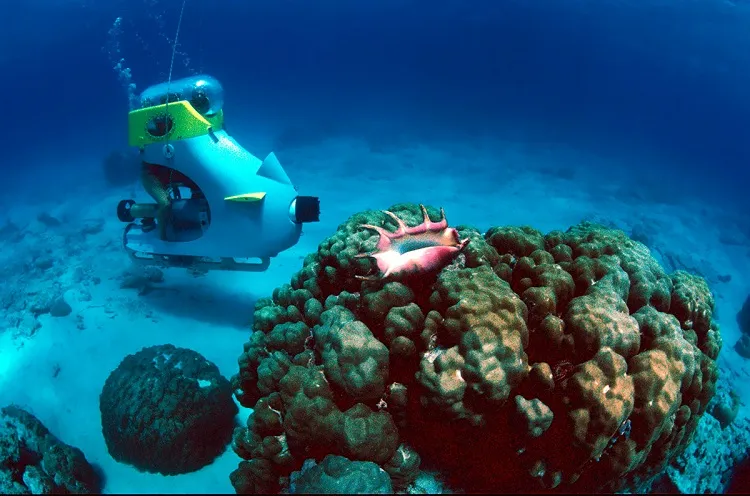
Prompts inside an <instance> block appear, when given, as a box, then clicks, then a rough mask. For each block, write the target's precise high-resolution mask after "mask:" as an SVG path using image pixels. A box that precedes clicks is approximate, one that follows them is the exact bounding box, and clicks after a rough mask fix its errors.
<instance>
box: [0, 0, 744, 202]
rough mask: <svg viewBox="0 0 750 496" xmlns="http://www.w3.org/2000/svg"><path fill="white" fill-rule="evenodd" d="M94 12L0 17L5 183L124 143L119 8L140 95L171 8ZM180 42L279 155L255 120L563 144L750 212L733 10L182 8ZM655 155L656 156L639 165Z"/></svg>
mask: <svg viewBox="0 0 750 496" xmlns="http://www.w3.org/2000/svg"><path fill="white" fill-rule="evenodd" d="M103 4H105V2H103V1H101V0H99V1H95V0H79V1H59V0H58V1H53V0H47V1H41V0H29V1H24V2H13V3H12V4H11V5H7V6H4V7H3V12H4V14H7V16H5V15H4V16H3V21H2V22H3V23H4V24H5V23H10V24H9V25H8V27H7V28H6V29H4V30H0V76H1V78H0V88H1V89H2V91H3V95H4V98H3V107H4V109H5V111H6V112H5V116H6V125H5V126H4V130H3V132H2V135H0V136H2V138H0V139H1V140H2V143H3V144H4V145H5V150H6V158H8V159H9V160H6V161H5V162H4V163H3V165H2V167H3V170H4V171H5V172H6V174H8V173H9V174H14V173H15V174H16V175H19V174H21V175H23V176H24V177H28V176H29V174H30V171H29V168H28V165H29V164H33V163H36V162H39V159H44V161H45V163H46V164H47V165H48V167H49V169H48V170H47V171H46V172H47V177H53V176H54V177H55V179H56V181H57V183H58V184H60V182H59V177H57V176H59V173H60V172H61V171H60V168H64V170H63V171H62V172H63V173H64V176H65V177H67V178H68V179H69V180H71V181H75V180H80V176H81V175H82V174H86V173H87V170H88V169H87V167H88V168H90V167H95V165H92V164H95V163H96V161H97V160H99V157H101V156H103V155H104V154H105V153H106V152H107V151H109V150H111V149H112V148H116V147H122V146H124V145H125V140H126V138H125V132H124V130H125V119H126V117H125V113H126V111H127V99H126V96H125V92H124V90H123V88H122V87H121V85H120V83H119V82H118V80H117V75H116V74H115V72H114V71H113V70H112V64H111V62H110V60H109V58H108V54H107V53H106V52H107V51H106V50H102V48H103V47H104V46H105V45H106V44H107V41H108V40H107V32H108V30H109V29H110V27H111V26H112V23H113V21H114V19H115V18H116V17H117V16H122V17H123V35H122V36H121V39H120V40H119V41H120V43H121V49H122V55H123V56H124V57H125V58H126V62H127V65H128V66H129V67H131V68H132V71H133V76H134V79H135V82H136V83H137V84H138V89H139V90H141V89H143V88H145V87H146V86H148V85H149V84H152V83H155V82H159V81H160V80H163V79H165V78H166V75H167V71H168V67H169V56H170V53H169V51H170V47H169V45H168V43H167V41H166V40H165V37H167V38H171V37H172V36H173V34H174V30H175V27H176V24H177V17H178V13H179V9H180V6H181V4H182V1H181V0H159V1H158V2H156V1H155V0H127V1H125V0H117V1H110V2H106V5H103ZM436 5H437V6H436ZM162 12H163V16H162V17H159V14H160V13H162ZM180 36H181V38H180V41H181V44H180V50H181V51H182V52H185V53H187V54H188V55H189V57H190V60H189V62H188V63H187V64H186V63H185V58H184V57H183V56H181V55H179V54H178V56H177V57H176V64H175V69H174V76H175V77H182V76H185V75H188V74H190V73H194V72H198V71H206V72H209V73H211V74H212V75H215V76H217V77H218V78H219V79H220V80H222V82H223V83H224V86H225V89H226V92H227V106H226V109H227V114H228V119H229V122H230V124H231V123H232V121H233V120H234V122H235V126H234V133H235V134H237V135H238V138H240V139H247V140H249V142H250V143H252V144H253V145H257V146H259V147H263V146H271V144H272V143H253V136H252V134H253V131H252V130H253V128H255V129H259V126H266V128H268V129H275V130H276V131H277V132H280V131H282V130H284V129H288V128H289V127H293V128H295V127H296V128H300V129H303V130H304V132H303V134H304V133H310V137H311V138H314V137H315V136H316V135H320V134H325V133H335V132H343V131H344V130H346V132H355V133H360V134H362V135H365V136H367V137H368V138H369V139H372V140H374V141H378V142H383V143H387V142H389V140H394V141H397V140H403V139H405V137H406V138H414V139H421V140H433V139H444V138H446V137H451V136H453V137H456V138H461V137H471V136H475V135H477V134H479V133H489V134H490V135H496V136H497V137H498V138H501V139H527V140H539V141H546V140H553V141H566V142H569V143H571V144H576V145H583V146H586V147H591V148H596V149H597V150H598V151H600V152H601V153H602V154H606V155H618V156H622V157H626V158H627V161H626V163H629V164H631V165H630V166H629V167H630V170H631V172H632V175H633V177H636V178H638V177H642V176H647V175H651V176H653V175H657V176H659V177H661V178H664V179H665V181H664V183H663V184H664V188H665V191H666V192H668V193H669V194H680V193H681V192H683V193H685V194H691V195H695V194H698V195H701V194H705V195H706V196H707V197H715V196H717V193H719V195H718V196H722V197H724V198H727V199H729V200H731V201H733V202H735V204H736V208H738V209H741V208H746V207H747V200H746V199H745V198H744V191H745V189H746V182H747V179H748V176H749V174H748V164H750V150H749V149H748V145H749V140H748V138H749V137H750V125H749V124H748V121H749V118H750V9H749V8H748V6H747V5H746V4H740V5H735V4H731V3H728V2H725V1H719V0H716V1H702V2H690V1H679V2H678V1H676V0H674V1H672V2H661V1H659V2H657V1H653V0H651V1H648V0H643V1H638V2H635V1H634V2H630V3H628V2H620V1H608V2H605V1H602V0H597V1H561V0H534V1H529V0H524V1H510V0H483V1H468V0H445V1H440V2H434V1H421V0H420V1H416V0H400V1H399V0H378V1H376V0H359V1H353V0H350V1H343V0H341V1H328V2H325V1H315V2H312V1H309V0H289V1H283V0H264V1H259V0H257V1H256V0H214V1H211V2H206V1H205V0H200V1H199V0H187V5H186V9H185V16H184V20H183V25H182V33H181V35H180ZM240 121H241V123H242V126H240V125H239V124H240ZM243 134H244V136H243ZM298 134H299V133H298ZM8 151H9V153H8ZM251 151H255V152H257V153H258V154H264V153H265V152H267V151H268V150H267V149H260V150H253V149H252V147H251ZM652 156H659V157H662V158H663V162H664V164H665V165H664V166H663V167H662V168H661V169H659V170H655V169H654V168H653V167H652V166H650V164H649V166H647V167H645V166H644V164H646V163H647V162H649V160H650V157H652ZM84 157H90V158H89V159H88V162H87V160H86V159H85V158H84ZM639 157H640V159H639ZM76 163H80V164H81V165H80V167H78V166H76V165H75V164H76ZM666 164H669V165H666ZM582 166H585V164H582ZM35 167H39V166H35ZM498 168H502V164H498ZM499 172H502V173H508V171H499ZM521 172H522V171H512V173H521ZM603 173H606V171H603ZM36 177H39V176H36ZM685 178H687V179H688V180H689V182H690V184H692V186H689V187H687V189H684V190H683V189H681V188H684V185H683V184H682V182H681V181H680V180H679V179H685ZM672 179H674V182H672V181H671V180H672Z"/></svg>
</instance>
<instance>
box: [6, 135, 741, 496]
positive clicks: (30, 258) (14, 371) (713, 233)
mask: <svg viewBox="0 0 750 496" xmlns="http://www.w3.org/2000/svg"><path fill="white" fill-rule="evenodd" d="M279 156H280V158H281V160H282V162H283V163H284V165H285V166H286V168H287V171H288V172H289V175H290V176H291V177H292V180H293V182H294V183H295V184H296V185H297V186H298V188H299V190H300V194H307V195H317V196H319V197H320V198H321V205H322V211H323V213H322V218H321V222H320V223H317V224H309V225H306V227H305V234H304V235H303V237H302V239H301V240H300V243H299V244H298V245H296V246H295V247H293V248H291V249H290V250H288V251H286V252H284V253H282V254H281V255H280V256H279V257H277V258H276V259H274V260H273V261H272V264H271V267H270V269H269V270H268V271H267V272H266V273H262V274H242V273H219V272H212V273H209V274H208V275H206V276H203V277H193V276H191V275H189V274H187V273H185V272H184V271H180V270H177V269H170V270H167V271H165V281H164V282H163V283H161V284H157V285H155V287H154V288H153V289H152V290H151V291H148V292H145V294H139V293H140V292H139V291H138V290H137V289H124V288H121V287H120V283H121V280H122V277H123V273H124V272H125V271H126V270H127V269H128V267H129V266H130V261H129V260H128V258H127V256H126V254H125V253H124V251H123V250H122V248H121V244H120V243H121V235H122V229H123V227H124V225H123V224H122V223H120V222H119V221H118V220H117V218H116V216H115V206H116V205H117V202H118V201H119V200H120V199H123V198H130V197H132V196H133V192H134V191H135V190H136V188H137V185H136V184H134V185H133V186H132V187H126V188H122V189H119V190H115V189H106V190H104V191H102V190H101V188H100V187H98V186H96V187H95V185H90V186H87V185H83V186H81V188H80V190H79V191H72V192H69V194H68V195H66V196H63V195H61V194H60V195H58V196H56V197H55V196H54V195H53V196H52V197H46V198H42V199H39V196H35V198H37V200H36V201H35V202H33V204H26V203H25V202H24V201H21V200H18V199H14V201H12V202H10V201H9V202H7V204H6V205H3V208H2V209H0V276H2V277H1V278H0V304H4V305H5V306H7V305H10V304H11V303H10V302H12V300H13V299H14V298H34V297H36V296H35V294H38V293H43V292H49V291H51V290H52V289H53V288H56V290H59V291H64V294H65V300H66V301H67V302H68V303H69V304H70V306H71V307H72V312H71V313H70V315H68V316H66V317H52V316H51V315H49V314H46V315H41V316H40V317H39V318H38V322H39V324H41V327H39V328H38V329H37V330H36V331H33V332H32V331H31V330H30V329H33V327H34V324H33V322H30V323H29V322H27V324H26V325H25V327H24V326H22V328H21V329H6V330H5V331H4V332H3V331H2V329H1V328H0V406H4V405H7V404H9V403H16V404H18V405H20V406H22V407H24V408H26V409H28V410H29V411H31V412H32V413H33V414H34V415H36V416H37V417H38V418H39V419H40V420H41V421H42V422H43V423H44V424H45V425H46V426H47V427H48V428H49V429H50V430H51V431H52V433H54V434H55V435H56V436H58V437H59V438H60V439H61V440H62V441H63V442H66V443H68V444H72V445H74V446H76V447H79V448H80V449H81V450H83V452H84V454H85V455H86V457H87V459H88V460H89V461H90V462H92V463H94V464H96V465H98V466H99V467H100V469H101V471H102V472H103V474H104V475H105V478H106V480H105V484H106V485H105V488H104V490H105V492H107V493H123V492H130V493H210V492H220V493H233V492H234V491H233V488H232V486H231V484H230V482H229V477H228V476H229V473H230V472H231V471H232V470H233V469H234V468H235V467H236V466H237V463H238V462H239V458H238V457H237V456H236V455H235V454H234V453H233V452H232V451H231V448H229V447H228V448H227V451H226V452H225V453H224V455H222V456H221V457H220V458H218V459H217V460H216V461H215V462H214V463H213V464H211V465H209V466H207V467H205V468H203V469H202V470H199V471H197V472H194V473H190V474H185V475H179V476H170V477H163V476H161V475H154V474H147V473H141V472H139V471H137V470H136V469H134V468H132V467H131V466H129V465H125V464H122V463H118V462H116V461H115V460H114V459H112V458H111V457H110V456H109V454H108V453H107V449H106V446H105V444H104V440H103V437H102V434H101V427H100V414H99V393H100V392H101V389H102V386H103V384H104V381H105V379H106V378H107V376H108V375H109V373H110V372H111V371H112V370H113V369H114V368H115V367H117V365H118V364H119V363H120V361H121V360H122V359H123V358H124V357H125V356H126V355H128V354H131V353H135V352H137V351H138V350H140V349H141V348H143V347H146V346H152V345H158V344H165V343H172V344H174V345H176V346H179V347H186V348H190V349H193V350H195V351H197V352H199V353H201V354H203V355H204V356H205V357H206V358H208V359H209V360H211V361H213V362H214V363H216V364H217V365H218V367H219V369H220V370H221V372H222V374H224V375H225V376H226V377H227V378H228V377H230V376H231V375H232V374H234V373H236V371H237V357H238V356H239V354H240V353H241V351H242V344H243V343H244V342H245V341H246V340H247V338H248V334H249V332H250V323H251V319H252V312H253V304H254V302H255V300H256V299H258V298H260V297H264V296H268V295H270V293H271V291H272V290H273V288H275V287H276V286H278V285H280V284H282V283H285V282H288V281H289V279H290V277H291V276H292V275H293V273H294V272H295V271H297V270H298V269H299V268H300V267H301V264H302V259H303V258H304V256H305V255H306V254H307V253H309V252H311V251H314V250H315V249H316V248H317V245H318V243H319V242H320V241H321V240H322V239H324V238H325V237H326V236H328V235H330V234H331V233H333V232H334V231H335V229H336V227H337V226H338V225H339V224H340V223H341V222H343V221H344V220H346V218H347V217H348V216H349V215H351V214H352V213H354V212H357V211H360V210H364V209H368V208H387V207H388V206H390V205H392V204H394V203H398V202H415V203H420V202H422V203H426V204H431V205H434V206H436V207H440V206H442V207H444V208H445V211H446V214H447V218H448V220H449V222H450V224H451V225H458V224H471V225H474V226H477V227H479V228H480V229H481V230H482V231H484V230H486V229H487V228H488V227H490V226H493V225H531V226H533V227H535V228H537V229H539V230H541V231H542V232H547V231H550V230H552V229H563V230H564V229H567V228H568V227H569V226H571V225H574V224H577V223H578V222H580V221H582V220H593V221H599V222H606V223H611V224H613V225H615V226H617V227H619V228H622V229H624V230H625V231H626V232H628V233H631V232H633V231H635V232H637V233H640V235H643V236H645V237H646V238H648V239H649V241H650V245H651V247H652V252H653V253H654V254H655V255H656V256H657V258H659V259H660V260H662V259H663V260H671V262H670V263H672V264H676V265H678V266H681V267H684V268H688V269H690V268H700V270H701V272H702V273H703V275H704V276H706V277H708V278H709V281H710V283H711V287H712V289H713V291H714V293H715V295H716V301H717V309H718V320H719V322H720V324H721V326H722V335H723V337H724V348H723V350H722V353H721V355H720V361H721V364H722V368H723V369H724V370H725V371H726V370H730V369H731V370H733V371H734V374H733V376H734V377H735V380H734V382H735V383H734V387H735V388H736V389H737V390H738V391H740V393H741V395H742V396H743V397H744V398H745V399H746V401H745V403H747V404H750V401H747V399H748V398H750V391H748V388H749V387H750V386H748V385H749V384H750V381H748V380H747V378H748V377H750V374H748V371H749V370H750V361H749V362H746V361H744V360H743V359H742V358H740V357H739V356H738V355H737V353H736V352H735V351H734V350H733V345H734V343H735V341H736V340H737V339H738V337H739V330H738V328H737V324H736V320H735V315H736V313H737V311H738V309H739V308H740V306H741V304H742V302H743V301H744V299H745V297H746V296H747V295H748V293H749V292H750V280H748V277H750V270H749V269H750V254H749V252H750V240H748V238H747V236H748V230H747V226H745V227H744V229H745V232H744V233H743V232H742V226H740V225H739V223H741V222H742V219H741V218H740V217H739V215H740V214H739V213H738V212H731V211H723V210H721V209H720V208H718V207H715V206H710V205H705V204H703V203H701V198H700V197H699V196H698V195H683V194H681V189H680V186H679V185H677V184H672V183H669V182H667V183H664V182H663V181H661V180H660V179H658V178H652V179H651V180H649V178H637V179H633V178H630V179H628V178H627V174H626V173H625V172H623V173H621V174H619V176H621V177H618V174H617V173H613V172H611V171H614V170H622V171H627V167H623V164H621V163H619V164H618V163H612V162H611V160H612V159H610V158H606V157H597V156H594V155H587V154H585V153H583V152H580V151H576V150H573V149H570V148H565V147H559V146H555V145H548V146H539V145H538V144H536V145H534V146H531V145H527V144H522V143H493V144H488V143H483V142H477V143H473V144H466V143H454V144H451V143H443V144H441V145H440V146H439V147H438V146H435V145H432V146H430V145H420V144H412V145H409V146H408V147H403V148H393V149H385V148H384V149H380V150H373V149H372V147H371V146H369V145H368V144H367V143H365V142H363V141H359V140H356V139H337V140H327V141H324V142H322V143H319V144H311V145H309V146H305V147H298V148H295V149H289V150H286V151H284V152H283V153H280V154H279ZM97 160H100V159H97ZM595 164H600V167H599V169H600V170H601V171H602V172H601V173H600V174H588V173H586V172H583V171H585V170H592V165H595ZM582 166H585V168H584V167H582ZM641 167H642V164H641ZM655 167H658V165H656V166H655ZM19 198H23V195H22V194H20V195H19ZM135 198H136V199H147V197H145V194H143V193H138V195H137V196H136V197H135ZM43 213H47V214H49V216H51V217H52V218H53V219H57V220H59V221H60V222H61V224H60V225H58V226H55V225H52V224H54V223H55V222H54V220H50V219H49V218H47V219H44V218H43V217H42V220H40V215H41V214H43ZM8 222H12V223H13V225H15V226H17V227H18V229H20V232H18V231H15V232H14V231H13V229H10V228H8V224H7V223H8ZM2 226H6V227H4V228H3V227H2ZM726 276H731V279H730V280H729V281H728V282H720V281H719V279H720V278H721V279H723V280H726V279H727V277H726ZM3 311H5V310H3ZM0 323H1V322H0ZM746 409H747V407H745V406H743V407H742V410H741V412H740V415H741V416H745V415H747V412H746ZM247 413H248V410H246V409H241V410H240V413H239V415H238V422H244V420H245V419H246V417H247Z"/></svg>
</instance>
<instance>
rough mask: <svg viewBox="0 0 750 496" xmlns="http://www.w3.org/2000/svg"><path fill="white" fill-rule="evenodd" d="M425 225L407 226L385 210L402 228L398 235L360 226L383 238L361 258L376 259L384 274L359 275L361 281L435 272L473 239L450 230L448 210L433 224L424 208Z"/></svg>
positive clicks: (363, 225)
mask: <svg viewBox="0 0 750 496" xmlns="http://www.w3.org/2000/svg"><path fill="white" fill-rule="evenodd" d="M419 208H421V209H422V213H423V214H424V222H423V223H422V224H419V225H418V226H414V227H407V226H406V224H404V221H403V220H401V219H399V218H398V217H397V216H396V214H394V213H393V212H389V211H388V210H384V211H383V212H385V213H386V214H387V215H389V216H390V217H391V218H392V219H393V220H394V221H396V224H397V225H398V228H397V229H396V230H395V231H394V232H390V231H386V230H385V229H383V228H382V227H378V226H373V225H371V224H362V225H361V226H360V227H364V228H366V229H372V230H373V231H376V232H377V233H378V234H379V235H380V239H379V240H378V245H377V248H376V251H375V252H374V253H362V254H359V255H357V256H358V257H372V258H374V259H375V261H376V262H377V265H378V269H380V273H381V274H380V275H375V276H356V277H357V278H358V279H366V280H377V279H385V278H386V277H389V276H394V277H399V276H413V275H418V274H423V273H427V272H434V271H437V270H440V269H442V268H443V267H445V266H446V265H448V264H449V263H450V262H451V261H452V260H453V258H454V257H455V256H456V255H458V254H459V253H460V252H461V250H463V249H464V248H465V247H466V245H467V244H468V243H469V239H468V238H466V239H460V238H459V236H458V231H456V229H454V228H452V227H448V221H447V220H446V218H445V211H444V210H443V209H442V208H441V209H440V221H438V222H432V221H431V220H430V217H429V215H428V214H427V209H426V208H425V207H424V205H420V206H419Z"/></svg>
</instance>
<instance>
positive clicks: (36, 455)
mask: <svg viewBox="0 0 750 496" xmlns="http://www.w3.org/2000/svg"><path fill="white" fill-rule="evenodd" d="M101 484H102V481H101V479H100V477H99V475H98V473H97V472H96V471H95V470H94V467H92V466H91V464H89V462H88V461H87V460H86V457H85V456H84V455H83V453H82V452H81V450H79V449H78V448H74V447H73V446H69V445H67V444H65V443H63V442H61V441H60V440H59V439H57V438H56V437H55V436H53V435H52V434H51V433H50V432H49V431H48V430H47V428H46V427H44V425H42V423H41V422H40V421H39V419H37V418H36V417H34V416H33V415H32V414H30V413H29V412H27V411H25V410H22V409H21V408H18V407H16V406H8V407H5V408H3V409H2V410H0V494H92V493H93V494H96V493H99V492H101V490H102V485H101Z"/></svg>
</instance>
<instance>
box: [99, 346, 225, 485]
mask: <svg viewBox="0 0 750 496" xmlns="http://www.w3.org/2000/svg"><path fill="white" fill-rule="evenodd" d="M99 409H100V411H101V416H102V433H103V434H104V440H105V442H106V443H107V449H108V450H109V453H110V455H112V457H113V458H115V459H116V460H118V461H121V462H125V463H130V464H131V465H133V466H135V467H136V468H138V469H140V470H143V471H147V472H159V473H162V474H164V475H174V474H182V473H186V472H192V471H195V470H198V469H200V468H201V467H203V466H205V465H207V464H209V463H211V462H212V461H213V460H214V459H215V458H216V457H217V456H218V455H219V454H221V453H222V452H223V451H224V450H225V449H226V446H227V444H228V443H229V441H230V439H231V437H232V429H233V428H234V417H235V415H236V414H237V411H238V409H237V405H235V403H234V401H233V400H232V391H231V386H230V383H229V381H228V380H227V379H226V378H225V377H223V376H222V375H221V374H220V373H219V369H218V367H216V365H214V364H213V363H211V362H209V361H208V360H206V358H204V357H203V356H202V355H200V354H199V353H197V352H195V351H192V350H188V349H185V348H177V347H175V346H173V345H171V344H167V345H161V346H152V347H149V348H143V349H142V350H141V351H139V352H138V353H135V354H133V355H128V356H127V357H125V359H124V360H123V361H122V362H121V363H120V365H119V366H118V367H117V368H116V369H115V370H113V371H112V373H111V374H110V375H109V377H108V378H107V380H106V382H105V383H104V388H103V389H102V393H101V395H100V397H99Z"/></svg>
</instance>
